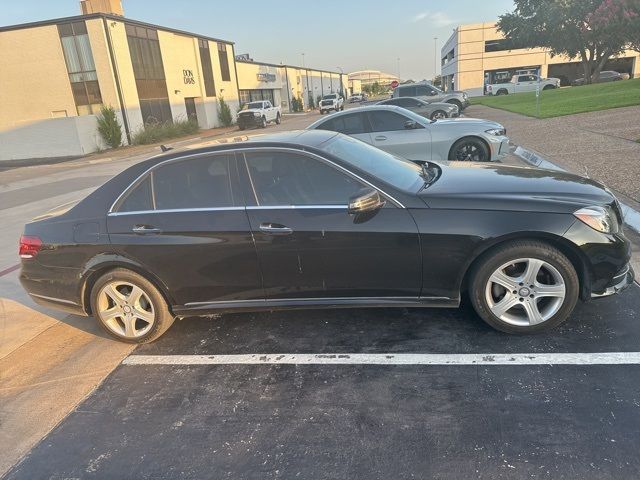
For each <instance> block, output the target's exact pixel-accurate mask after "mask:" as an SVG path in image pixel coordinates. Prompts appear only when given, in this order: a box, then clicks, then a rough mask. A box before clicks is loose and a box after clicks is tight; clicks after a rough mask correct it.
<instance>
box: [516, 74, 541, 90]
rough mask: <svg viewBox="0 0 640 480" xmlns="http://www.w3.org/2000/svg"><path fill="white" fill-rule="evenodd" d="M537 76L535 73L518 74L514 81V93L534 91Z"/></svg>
mask: <svg viewBox="0 0 640 480" xmlns="http://www.w3.org/2000/svg"><path fill="white" fill-rule="evenodd" d="M537 84H538V82H537V77H536V76H535V75H519V76H518V81H517V82H516V93H522V92H534V91H535V90H536V88H537Z"/></svg>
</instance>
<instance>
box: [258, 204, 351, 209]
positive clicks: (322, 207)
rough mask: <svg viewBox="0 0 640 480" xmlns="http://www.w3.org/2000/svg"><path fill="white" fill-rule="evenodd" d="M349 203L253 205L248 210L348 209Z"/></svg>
mask: <svg viewBox="0 0 640 480" xmlns="http://www.w3.org/2000/svg"><path fill="white" fill-rule="evenodd" d="M347 208H349V205H251V206H248V207H247V210H321V209H322V210H328V209H334V210H346V209H347Z"/></svg>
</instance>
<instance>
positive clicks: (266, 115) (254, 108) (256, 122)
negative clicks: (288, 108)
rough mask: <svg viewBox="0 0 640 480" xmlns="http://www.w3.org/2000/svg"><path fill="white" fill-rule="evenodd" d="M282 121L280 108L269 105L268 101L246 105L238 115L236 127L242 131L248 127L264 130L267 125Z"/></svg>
mask: <svg viewBox="0 0 640 480" xmlns="http://www.w3.org/2000/svg"><path fill="white" fill-rule="evenodd" d="M281 121H282V111H281V108H280V107H279V106H278V107H274V106H273V105H271V102H270V101H269V100H260V101H257V102H249V103H247V104H246V105H245V106H244V107H243V108H242V110H240V112H239V113H238V127H239V128H240V130H244V129H245V128H248V127H260V128H266V127H267V123H269V122H274V123H276V124H278V125H279V124H280V122H281Z"/></svg>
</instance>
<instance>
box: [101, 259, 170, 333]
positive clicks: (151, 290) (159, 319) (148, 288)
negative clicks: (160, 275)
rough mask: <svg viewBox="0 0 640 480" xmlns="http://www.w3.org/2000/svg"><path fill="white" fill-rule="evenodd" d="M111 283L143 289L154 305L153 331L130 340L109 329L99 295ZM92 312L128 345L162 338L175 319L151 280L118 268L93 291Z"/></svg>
mask: <svg viewBox="0 0 640 480" xmlns="http://www.w3.org/2000/svg"><path fill="white" fill-rule="evenodd" d="M111 282H126V283H129V284H131V285H135V286H137V287H139V288H140V289H142V291H143V292H144V294H145V295H146V297H147V298H148V300H149V301H150V303H151V305H152V311H153V324H152V326H151V329H150V330H149V331H148V332H146V333H145V334H144V335H141V336H139V337H136V338H129V337H127V336H125V335H120V334H118V333H116V332H115V331H114V330H112V329H111V328H109V326H107V324H106V323H105V321H104V320H103V317H102V315H101V313H100V307H99V305H98V300H99V299H98V295H99V294H100V292H101V291H102V289H103V288H104V287H105V286H106V285H107V284H109V283H111ZM91 312H92V313H93V316H94V317H96V319H97V320H98V323H99V324H100V326H101V327H102V328H103V329H104V331H106V332H107V333H108V334H109V335H111V336H112V337H114V338H116V339H118V340H120V341H122V342H126V343H149V342H153V341H154V340H156V339H158V338H159V337H160V336H162V335H163V334H164V333H165V332H166V331H167V330H168V329H169V327H171V325H172V324H173V322H174V320H175V318H174V316H173V315H172V314H171V312H170V311H169V307H168V305H167V302H166V301H165V299H164V297H163V296H162V294H161V293H160V291H159V290H158V289H157V288H156V287H155V285H153V284H152V283H151V282H150V281H149V280H147V279H146V278H144V277H143V276H142V275H139V274H137V273H135V272H132V271H131V270H127V269H125V268H116V269H114V270H111V271H110V272H107V273H105V274H104V275H103V276H101V277H100V278H99V279H98V280H97V281H96V282H95V284H94V285H93V288H92V289H91Z"/></svg>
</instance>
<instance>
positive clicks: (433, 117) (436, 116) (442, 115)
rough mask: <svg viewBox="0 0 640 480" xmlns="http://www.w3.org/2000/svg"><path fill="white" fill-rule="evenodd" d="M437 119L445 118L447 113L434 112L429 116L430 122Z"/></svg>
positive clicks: (441, 111)
mask: <svg viewBox="0 0 640 480" xmlns="http://www.w3.org/2000/svg"><path fill="white" fill-rule="evenodd" d="M439 118H447V112H445V111H444V110H436V111H435V112H433V113H432V114H431V120H438V119H439Z"/></svg>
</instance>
